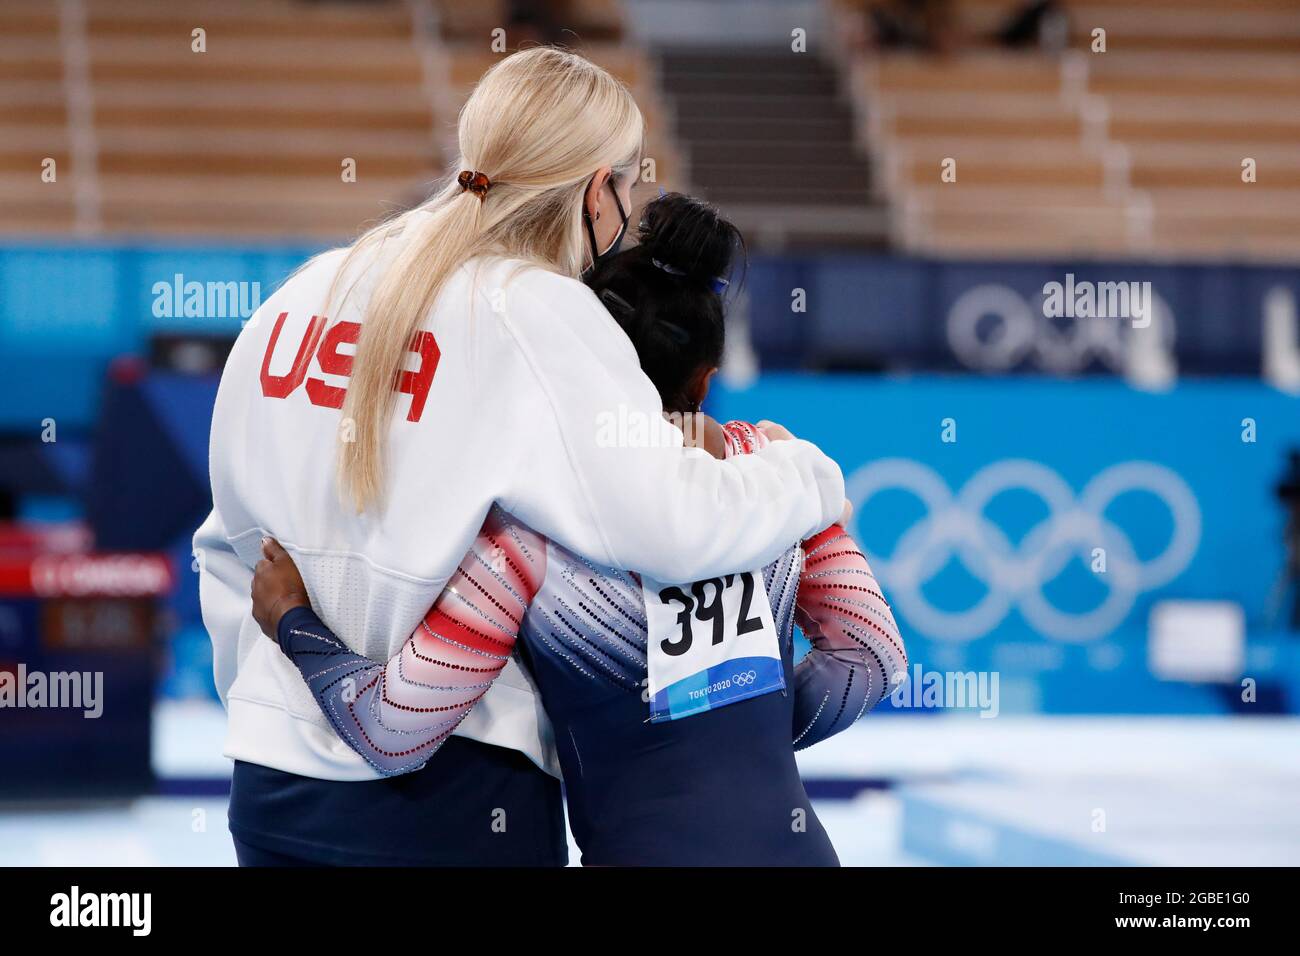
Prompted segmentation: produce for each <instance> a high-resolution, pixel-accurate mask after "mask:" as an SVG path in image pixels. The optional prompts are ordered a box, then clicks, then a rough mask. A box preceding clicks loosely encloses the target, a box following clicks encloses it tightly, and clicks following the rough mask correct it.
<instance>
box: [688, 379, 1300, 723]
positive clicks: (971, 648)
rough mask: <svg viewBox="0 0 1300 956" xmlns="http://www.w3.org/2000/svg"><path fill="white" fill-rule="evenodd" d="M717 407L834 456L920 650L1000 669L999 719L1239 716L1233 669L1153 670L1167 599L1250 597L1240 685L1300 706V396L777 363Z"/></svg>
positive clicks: (1237, 388)
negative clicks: (1298, 524) (1283, 590)
mask: <svg viewBox="0 0 1300 956" xmlns="http://www.w3.org/2000/svg"><path fill="white" fill-rule="evenodd" d="M710 410H711V411H712V412H713V413H714V414H715V415H717V416H719V417H721V418H724V419H725V418H748V419H750V420H753V419H756V418H771V419H774V420H776V421H780V422H782V423H783V424H785V425H787V426H788V427H790V428H791V429H792V430H793V431H794V432H795V433H796V434H798V435H800V436H801V437H806V438H809V439H811V440H813V441H815V442H816V443H817V444H819V445H820V446H821V447H822V448H823V449H825V450H826V452H827V453H828V454H830V455H832V456H834V457H835V458H836V459H837V460H838V461H839V462H840V463H841V465H842V466H843V468H844V473H845V477H846V479H847V485H848V493H849V497H850V500H852V501H853V504H854V507H855V509H856V510H855V514H854V521H853V527H852V528H851V529H850V530H851V531H852V533H853V535H854V537H855V538H856V539H857V540H858V541H859V543H860V544H861V545H862V546H863V548H864V550H865V551H866V552H867V555H868V557H869V558H870V560H871V563H872V567H873V569H874V571H875V573H876V575H877V577H878V578H879V579H880V582H881V584H882V585H883V587H884V588H885V589H886V591H885V593H886V597H887V598H888V599H889V601H890V603H891V604H892V605H893V608H894V612H895V614H896V615H897V617H898V620H899V624H900V626H901V627H902V628H903V631H904V636H905V637H906V639H907V641H908V648H909V652H910V654H911V657H912V660H913V662H921V663H922V664H923V665H924V666H925V667H927V668H934V669H938V670H961V671H966V670H977V671H986V670H989V671H997V672H998V673H999V674H1000V680H1001V696H1002V709H1003V710H1004V711H1007V710H1012V711H1015V710H1022V711H1035V710H1044V711H1059V712H1083V713H1089V712H1101V713H1107V712H1116V713H1141V712H1157V713H1158V712H1173V713H1186V712H1220V711H1224V710H1228V709H1231V708H1232V707H1233V705H1234V701H1236V700H1239V698H1240V689H1239V687H1238V683H1237V681H1235V680H1234V681H1232V682H1223V683H1218V684H1193V683H1184V682H1173V681H1167V680H1160V679H1158V678H1157V677H1156V676H1155V675H1153V674H1152V673H1151V670H1150V668H1149V667H1148V664H1147V660H1148V635H1147V626H1148V618H1149V615H1150V613H1151V609H1152V606H1153V605H1154V604H1155V603H1156V602H1157V601H1159V600H1162V599H1186V600H1220V601H1229V602H1233V603H1235V604H1238V605H1240V606H1241V608H1242V609H1243V611H1244V615H1245V621H1246V628H1247V641H1246V648H1247V652H1246V657H1245V662H1244V665H1243V669H1242V674H1241V676H1242V677H1246V676H1249V677H1251V678H1253V679H1254V680H1256V681H1257V682H1258V684H1259V685H1260V687H1261V688H1262V691H1261V696H1260V701H1259V702H1260V703H1265V702H1266V701H1270V700H1271V701H1274V702H1275V704H1274V706H1278V707H1281V706H1284V704H1283V703H1282V702H1284V701H1285V699H1286V698H1287V697H1290V699H1291V700H1292V701H1294V700H1296V699H1297V691H1300V677H1298V676H1297V675H1300V653H1298V651H1297V649H1298V648H1300V635H1294V634H1292V635H1288V634H1284V633H1279V632H1276V631H1275V630H1274V629H1273V623H1272V622H1271V621H1270V619H1269V598H1270V594H1271V593H1272V591H1273V588H1274V586H1275V584H1276V582H1277V580H1278V575H1279V573H1280V571H1281V568H1282V562H1283V556H1284V551H1283V525H1284V521H1285V517H1284V513H1283V510H1282V508H1281V506H1280V504H1279V502H1278V501H1277V499H1276V498H1275V496H1274V487H1275V486H1276V485H1277V483H1278V481H1279V480H1280V479H1281V477H1282V473H1283V470H1284V467H1285V459H1286V453H1287V451H1288V450H1289V449H1290V448H1292V447H1300V399H1297V398H1294V397H1290V396H1287V395H1284V394H1282V393H1280V392H1277V391H1275V390H1273V389H1270V388H1269V387H1267V386H1265V385H1261V384H1257V383H1254V382H1250V381H1246V380H1216V381H1212V382H1211V381H1204V382H1196V381H1191V382H1186V383H1184V384H1180V385H1178V386H1177V387H1176V388H1174V389H1173V390H1172V391H1169V392H1165V393H1159V394H1152V393H1147V392H1141V391H1136V390H1134V389H1131V388H1129V387H1128V386H1126V385H1124V384H1123V383H1122V382H1120V381H1117V380H1111V379H1100V378H1092V379H1087V380H1082V381H1080V380H1076V381H1059V380H1047V379H1034V378H1002V379H973V378H955V377H954V378H948V377H938V376H918V377H912V378H879V377H865V376H835V375H821V376H807V375H797V374H768V375H765V376H763V377H762V378H761V379H760V380H759V382H758V384H756V385H754V386H752V387H750V388H748V389H745V390H739V391H736V390H733V391H726V390H722V389H719V390H718V392H717V394H715V396H714V399H713V404H712V408H711V409H710ZM1282 689H1286V692H1285V693H1272V694H1270V693H1269V692H1270V690H1273V691H1277V690H1282Z"/></svg>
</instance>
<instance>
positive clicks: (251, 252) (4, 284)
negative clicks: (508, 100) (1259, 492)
mask: <svg viewBox="0 0 1300 956" xmlns="http://www.w3.org/2000/svg"><path fill="white" fill-rule="evenodd" d="M316 251H318V249H317V248H314V247H309V246H301V245H294V246H264V247H258V246H247V245H242V246H220V245H214V244H207V245H194V246H181V245H175V244H168V245H162V244H158V243H155V244H140V245H113V244H92V245H84V244H74V243H47V244H10V245H0V381H3V382H4V385H3V386H0V387H3V388H4V389H5V398H6V401H5V402H3V403H0V428H8V429H13V428H20V429H25V428H27V427H29V426H30V424H31V422H32V421H33V419H35V420H38V421H39V420H40V419H41V418H44V417H54V418H57V419H59V420H61V421H66V422H69V423H72V424H73V425H74V426H78V427H79V426H84V425H86V424H88V423H89V421H90V420H91V417H92V416H93V414H94V412H95V407H96V401H97V394H98V386H99V381H100V380H101V378H102V373H103V368H104V366H105V364H106V362H107V361H108V359H109V358H111V357H113V356H115V355H119V354H123V353H138V352H140V351H141V350H142V349H143V348H144V347H145V345H146V344H147V340H148V337H149V336H150V335H151V334H152V333H155V332H182V331H183V332H187V333H195V332H197V333H210V334H213V335H230V334H233V333H235V332H237V331H238V329H239V321H240V316H239V315H237V314H232V313H233V312H238V311H241V310H242V309H241V307H243V306H249V305H255V304H256V302H257V301H259V300H261V299H265V298H266V297H267V296H269V295H270V294H271V292H272V291H273V290H274V289H275V288H276V287H277V286H278V285H279V283H280V282H282V281H283V280H284V278H285V277H286V276H287V275H288V274H289V273H290V272H292V270H293V269H294V268H296V267H297V266H298V265H299V264H301V262H302V261H303V260H304V259H306V258H307V257H308V256H309V255H311V254H312V253H314V252H316ZM1067 276H1073V277H1074V279H1075V280H1077V281H1078V282H1079V283H1103V282H1139V283H1141V282H1150V283H1151V286H1152V289H1153V293H1154V296H1155V297H1157V298H1158V300H1159V302H1160V303H1161V306H1160V308H1161V309H1162V310H1163V311H1162V312H1161V315H1163V316H1166V317H1167V318H1168V319H1169V324H1170V326H1171V328H1172V332H1171V334H1170V335H1169V338H1170V339H1171V343H1170V347H1171V349H1172V351H1173V353H1174V356H1175V358H1176V360H1177V364H1178V367H1179V369H1180V371H1182V372H1185V373H1200V372H1205V373H1213V374H1246V375H1252V376H1254V375H1257V374H1258V372H1259V368H1260V349H1261V346H1260V341H1261V336H1260V324H1261V320H1262V315H1263V312H1264V302H1265V299H1266V297H1267V296H1268V294H1269V293H1270V292H1272V291H1274V290H1277V289H1282V290H1285V291H1286V292H1287V293H1289V294H1290V295H1291V296H1292V297H1293V298H1294V299H1295V300H1298V301H1300V270H1297V269H1295V268H1291V269H1287V268H1280V267H1272V266H1268V267H1265V266H1239V265H1215V266H1203V265H1165V264H1150V263H1146V264H1144V263H1131V262H1129V263H1118V262H1117V263H1103V262H1081V263H1071V262H1068V261H1064V260H1063V261H1059V262H1051V261H1045V262H1037V263H1024V262H943V261H938V260H929V259H922V258H914V257H904V256H882V255H863V254H861V253H816V254H801V255H781V256H755V257H754V259H753V260H752V262H751V263H750V264H749V267H748V269H747V271H746V276H745V287H746V289H747V290H748V294H749V303H750V313H751V327H752V330H753V339H754V342H755V345H756V346H757V348H758V351H759V353H760V356H761V358H762V361H763V364H764V366H765V367H767V368H774V369H781V368H803V367H835V366H846V365H848V366H854V367H866V368H886V369H922V370H925V369H928V370H961V369H973V370H978V371H986V372H1023V371H1031V372H1032V371H1038V372H1053V373H1065V374H1071V373H1076V372H1096V371H1107V370H1110V371H1113V370H1115V368H1116V367H1117V364H1118V360H1117V355H1118V350H1121V349H1122V341H1123V337H1124V334H1125V329H1124V323H1123V322H1122V321H1121V322H1117V321H1115V320H1114V319H1113V317H1112V318H1111V319H1090V320H1087V321H1085V322H1080V321H1077V320H1068V319H1060V320H1049V319H1047V318H1045V316H1044V308H1043V301H1042V300H1043V290H1044V287H1045V286H1046V285H1047V284H1048V283H1052V282H1063V281H1065V280H1066V277H1067ZM227 287H231V288H227Z"/></svg>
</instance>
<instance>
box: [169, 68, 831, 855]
mask: <svg viewBox="0 0 1300 956" xmlns="http://www.w3.org/2000/svg"><path fill="white" fill-rule="evenodd" d="M642 137H643V121H642V118H641V114H640V112H639V110H638V109H637V107H636V104H635V102H634V101H633V100H632V98H631V96H630V95H629V94H628V92H627V90H626V89H625V88H624V87H622V86H621V85H620V84H619V83H618V82H617V81H615V80H614V79H613V78H612V77H611V76H609V74H607V73H606V72H605V71H604V70H601V69H600V68H598V67H596V66H594V65H592V64H591V63H589V62H587V61H585V60H583V59H582V58H580V57H578V56H575V55H573V54H570V53H565V52H561V51H557V50H553V49H547V48H539V49H534V50H529V51H527V52H524V53H519V54H515V55H514V56H511V57H508V58H506V59H504V60H503V61H502V62H501V63H499V64H498V65H497V66H495V67H494V68H493V69H491V70H489V71H488V73H487V74H486V75H485V76H484V77H483V79H482V80H481V81H480V83H479V85H478V87H477V88H476V89H475V91H474V93H473V95H472V96H471V97H470V99H469V101H468V102H467V104H466V105H465V108H464V109H463V110H462V112H461V116H460V124H459V141H460V142H459V145H460V153H461V155H460V158H459V162H458V168H457V170H456V171H455V172H454V173H453V175H452V177H451V178H450V179H449V182H448V183H447V184H446V186H445V187H444V188H442V189H441V190H440V191H439V192H438V193H437V194H436V195H434V196H433V198H431V199H430V200H429V201H428V202H426V203H425V204H424V205H423V206H421V207H419V208H417V209H415V210H412V211H410V212H408V213H405V214H403V215H402V216H399V217H397V218H396V219H394V220H392V221H390V222H388V223H385V224H383V225H381V226H379V227H377V228H376V229H374V230H372V231H371V232H369V233H367V234H365V235H363V236H362V237H361V238H360V239H359V240H358V241H357V242H356V243H355V244H353V245H352V246H351V247H349V248H345V249H339V250H334V251H332V252H328V253H325V254H323V255H321V256H319V257H317V258H316V259H314V260H312V261H311V262H310V263H308V264H307V265H306V266H305V267H304V268H303V269H302V270H300V271H299V272H298V273H297V274H296V275H294V276H293V277H292V278H291V279H290V280H289V281H288V282H287V283H286V284H285V285H284V286H283V287H282V288H281V289H280V290H279V291H277V292H276V294H275V295H274V296H272V297H271V298H270V299H268V300H267V302H266V303H264V304H263V306H262V307H261V309H259V311H258V313H257V314H256V315H255V317H254V321H253V322H251V323H250V324H249V326H248V327H247V328H246V329H245V330H244V331H243V333H241V335H240V337H239V340H238V342H237V343H236V345H235V348H234V350H233V351H232V352H231V355H230V359H229V361H228V363H227V366H226V369H225V373H224V375H223V377H222V382H221V388H220V391H219V394H218V397H217V402H216V407H215V410H214V413H213V423H212V440H211V454H210V458H211V478H212V492H213V506H214V507H213V511H212V514H211V515H210V517H209V518H208V520H207V522H205V524H204V525H203V527H202V528H200V529H199V531H198V533H197V534H196V536H195V550H196V552H197V555H198V558H199V563H200V569H201V573H200V596H201V600H202V605H203V614H204V621H205V624H206V625H207V627H208V630H209V632H210V634H211V636H212V641H213V648H214V670H215V675H216V683H217V688H218V691H219V692H220V694H221V697H222V700H223V702H224V703H225V705H226V707H227V711H228V716H229V731H228V736H227V741H226V754H227V756H229V757H231V758H233V759H234V760H235V761H236V764H235V773H234V780H233V786H232V795H231V810H230V826H231V831H232V833H233V834H234V836H235V839H236V849H237V851H238V853H239V856H240V860H241V862H244V863H277V862H281V863H284V862H293V863H297V862H308V863H405V864H448V865H466V864H475V863H478V864H536V865H548V864H560V863H563V862H564V860H565V858H566V856H567V853H566V849H565V841H564V833H563V822H562V816H561V812H560V792H559V787H558V783H557V782H556V779H555V778H556V776H558V763H557V760H556V755H555V748H554V743H553V741H552V740H551V731H550V727H549V724H548V723H547V721H546V718H545V715H544V713H543V711H542V709H541V706H540V704H539V702H538V699H537V696H536V694H535V692H534V688H533V684H532V681H531V679H530V677H529V675H528V674H527V673H526V672H525V671H524V670H523V669H522V668H520V667H518V666H516V665H515V664H514V663H511V664H510V665H509V666H508V667H507V668H506V670H505V671H504V672H503V673H502V674H501V675H500V676H499V677H497V679H496V680H495V682H493V683H492V686H491V689H490V690H488V692H487V693H486V694H485V696H484V697H483V699H482V700H481V701H480V702H479V704H478V706H476V707H475V708H474V710H473V711H472V712H471V713H470V714H469V716H468V717H467V718H466V719H465V720H464V721H463V722H462V723H461V724H460V726H459V728H458V729H457V736H456V737H454V738H453V739H451V740H449V741H447V742H446V744H445V745H444V746H443V747H442V748H441V749H440V750H439V751H438V753H437V755H436V757H435V758H434V759H433V760H431V761H430V762H429V764H428V765H427V766H426V767H425V768H424V769H422V770H420V771H418V772H416V773H412V774H408V775H405V776H403V777H396V778H388V779H381V778H380V775H379V774H378V773H377V772H376V771H375V770H374V769H373V768H371V767H370V766H369V765H368V764H367V763H366V762H365V760H364V759H362V758H361V757H360V756H359V755H358V754H357V753H356V752H355V751H354V750H353V749H352V748H351V747H349V746H348V745H347V744H346V743H344V742H343V741H341V740H340V739H339V738H338V737H337V736H336V735H335V734H334V732H333V731H332V729H331V726H330V723H329V722H328V720H327V719H326V718H325V716H324V715H322V713H321V712H320V710H319V709H318V708H317V706H316V702H315V699H314V697H313V696H312V693H311V691H310V690H309V689H308V687H307V685H306V684H305V683H304V682H303V680H302V678H301V676H300V675H299V673H298V671H297V669H296V668H295V667H294V665H293V664H292V663H291V662H290V661H289V660H288V659H287V658H285V657H284V655H282V654H280V653H279V650H278V648H276V646H275V645H274V644H273V643H272V642H269V641H267V640H265V639H264V638H261V637H260V632H259V628H258V625H257V623H256V622H255V621H254V619H253V616H252V613H251V606H250V602H249V597H248V595H249V589H250V585H251V581H252V569H253V567H254V565H255V564H256V563H257V561H258V559H259V558H260V556H261V555H260V543H261V539H262V538H263V536H268V535H270V536H274V537H275V538H277V539H278V540H279V541H280V542H281V543H282V544H283V546H284V547H285V548H286V549H287V551H288V553H289V554H290V555H292V557H293V559H294V561H295V562H296V563H297V565H298V567H299V568H300V570H301V573H302V577H303V579H304V582H305V584H306V586H307V587H308V589H309V591H310V594H311V595H312V597H313V599H314V601H313V603H314V605H315V607H316V609H317V610H318V611H319V612H320V614H321V617H322V618H324V619H325V620H327V621H328V622H329V623H330V625H331V627H332V628H333V629H334V630H335V633H336V634H337V635H338V637H339V638H340V639H342V640H343V641H344V642H346V643H347V644H348V645H349V646H350V647H351V648H352V649H353V650H355V651H356V652H358V653H360V654H363V655H365V656H367V657H370V658H371V659H374V660H386V659H388V658H389V657H391V656H392V655H393V653H394V652H395V651H397V650H398V649H400V648H401V646H402V645H403V644H404V643H405V641H406V639H407V638H408V637H409V635H410V633H411V631H412V629H413V628H414V627H415V626H417V625H418V624H419V622H420V621H421V620H422V619H423V618H424V616H425V613H426V612H427V610H428V608H429V607H430V605H432V604H433V602H434V600H435V599H436V598H437V596H438V594H439V592H440V591H442V589H443V586H444V585H445V584H446V583H447V581H448V579H449V578H450V577H451V575H452V574H453V573H454V572H455V570H456V568H457V566H458V565H459V563H460V561H461V559H462V557H463V556H464V555H465V553H466V552H467V551H468V550H469V548H470V545H471V544H472V543H473V542H474V540H475V538H476V536H477V534H478V531H479V529H480V528H481V526H482V525H483V522H484V519H485V518H486V517H487V515H488V513H489V510H490V509H491V508H492V506H493V505H494V504H496V505H499V506H500V507H502V508H505V509H507V510H508V511H509V512H510V513H512V514H513V515H515V516H516V517H517V518H518V519H519V520H520V521H523V522H526V523H527V525H528V526H529V527H531V528H533V529H534V530H536V531H537V532H538V533H539V534H542V535H545V536H546V537H547V538H549V539H551V540H553V541H555V542H558V543H559V544H561V545H563V546H564V547H566V548H569V549H570V550H572V551H574V552H576V553H577V554H580V555H583V556H584V557H586V558H588V559H590V560H591V561H593V562H596V563H598V564H600V565H603V566H612V567H621V568H628V569H632V570H635V571H638V572H640V573H642V574H644V575H646V576H648V577H649V578H651V579H661V580H695V579H699V578H708V577H714V576H718V575H723V574H729V573H732V572H737V571H742V570H745V569H750V568H756V567H761V566H763V565H765V564H767V563H768V562H770V561H772V560H773V559H774V558H776V557H777V555H779V554H780V553H782V552H783V551H784V550H785V549H786V548H788V547H789V543H790V542H791V541H795V540H799V539H801V538H803V537H806V536H807V535H809V534H811V533H813V532H814V531H817V530H819V529H821V528H823V527H826V526H827V525H829V524H831V523H832V522H834V521H835V520H837V519H838V518H839V517H840V514H841V511H842V509H843V504H844V487H843V478H842V476H841V474H840V471H839V469H838V467H837V466H836V465H835V464H834V463H833V462H831V461H830V460H829V459H827V458H826V457H825V456H824V455H822V454H821V453H820V452H819V451H818V450H817V449H816V448H815V447H813V446H812V445H810V444H808V443H806V442H802V441H798V440H788V441H778V442H774V443H773V444H772V445H771V446H770V447H768V448H766V449H764V450H763V451H762V452H760V453H758V454H755V455H748V456H745V457H743V458H737V459H734V460H728V461H718V460H715V459H714V458H712V457H711V456H709V455H708V454H707V453H705V452H703V451H701V450H698V449H687V448H684V447H683V437H682V434H681V432H680V431H679V430H678V429H677V428H675V427H674V426H672V425H671V424H669V423H668V422H666V421H665V420H664V419H663V417H662V412H663V409H662V405H661V402H660V398H659V395H658V393H657V392H656V390H655V387H654V385H653V384H652V383H651V382H650V381H649V379H647V378H646V376H645V374H644V373H643V372H642V371H641V369H640V366H639V364H638V360H637V355H636V352H635V350H634V349H633V347H632V344H631V342H630V341H629V340H628V338H627V336H626V335H625V334H624V332H623V331H622V330H621V329H620V328H619V326H618V325H617V324H616V323H615V322H614V321H613V320H612V318H611V317H610V315H609V313H608V312H607V311H606V310H605V309H604V308H603V307H602V306H601V305H600V303H599V302H598V301H597V300H596V298H595V297H594V295H593V294H592V292H591V291H590V290H589V289H587V288H586V287H585V286H584V285H583V284H582V283H581V282H579V281H578V276H579V275H580V274H581V273H582V272H583V271H584V270H585V269H587V268H590V267H591V266H592V265H593V264H595V263H597V262H599V261H601V260H602V259H603V258H604V257H605V256H606V255H608V254H610V253H611V252H612V251H614V249H616V248H617V246H618V244H619V242H620V240H621V238H622V236H623V233H624V232H625V230H626V228H627V218H626V213H625V211H626V210H628V209H630V208H631V205H632V200H631V193H630V191H631V188H632V185H633V182H634V180H635V173H636V170H637V169H638V166H639V160H640V156H641V149H642ZM330 460H333V461H335V462H336V465H337V466H336V467H335V468H328V467H324V468H323V467H321V466H320V464H319V463H320V462H324V461H330ZM506 557H507V556H503V558H502V559H503V560H505V559H506ZM461 676H462V677H463V676H464V675H461ZM360 690H361V689H360V688H358V691H360Z"/></svg>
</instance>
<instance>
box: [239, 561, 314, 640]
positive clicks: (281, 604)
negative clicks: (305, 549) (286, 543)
mask: <svg viewBox="0 0 1300 956" xmlns="http://www.w3.org/2000/svg"><path fill="white" fill-rule="evenodd" d="M295 607H311V601H310V600H309V599H308V597H307V585H305V584H303V583H302V575H300V574H299V573H298V566H297V565H296V564H294V563H293V558H291V557H289V553H288V552H287V551H285V550H284V548H282V547H280V542H278V541H276V540H275V539H274V538H263V539H262V560H261V561H258V562H257V567H255V568H254V569H253V619H254V620H255V621H257V624H258V626H259V627H261V629H262V633H263V634H265V635H266V636H267V637H269V638H270V639H271V640H273V641H274V640H276V630H277V628H278V627H279V625H280V618H282V617H283V616H284V614H285V612H286V611H289V610H290V609H292V608H295Z"/></svg>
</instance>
